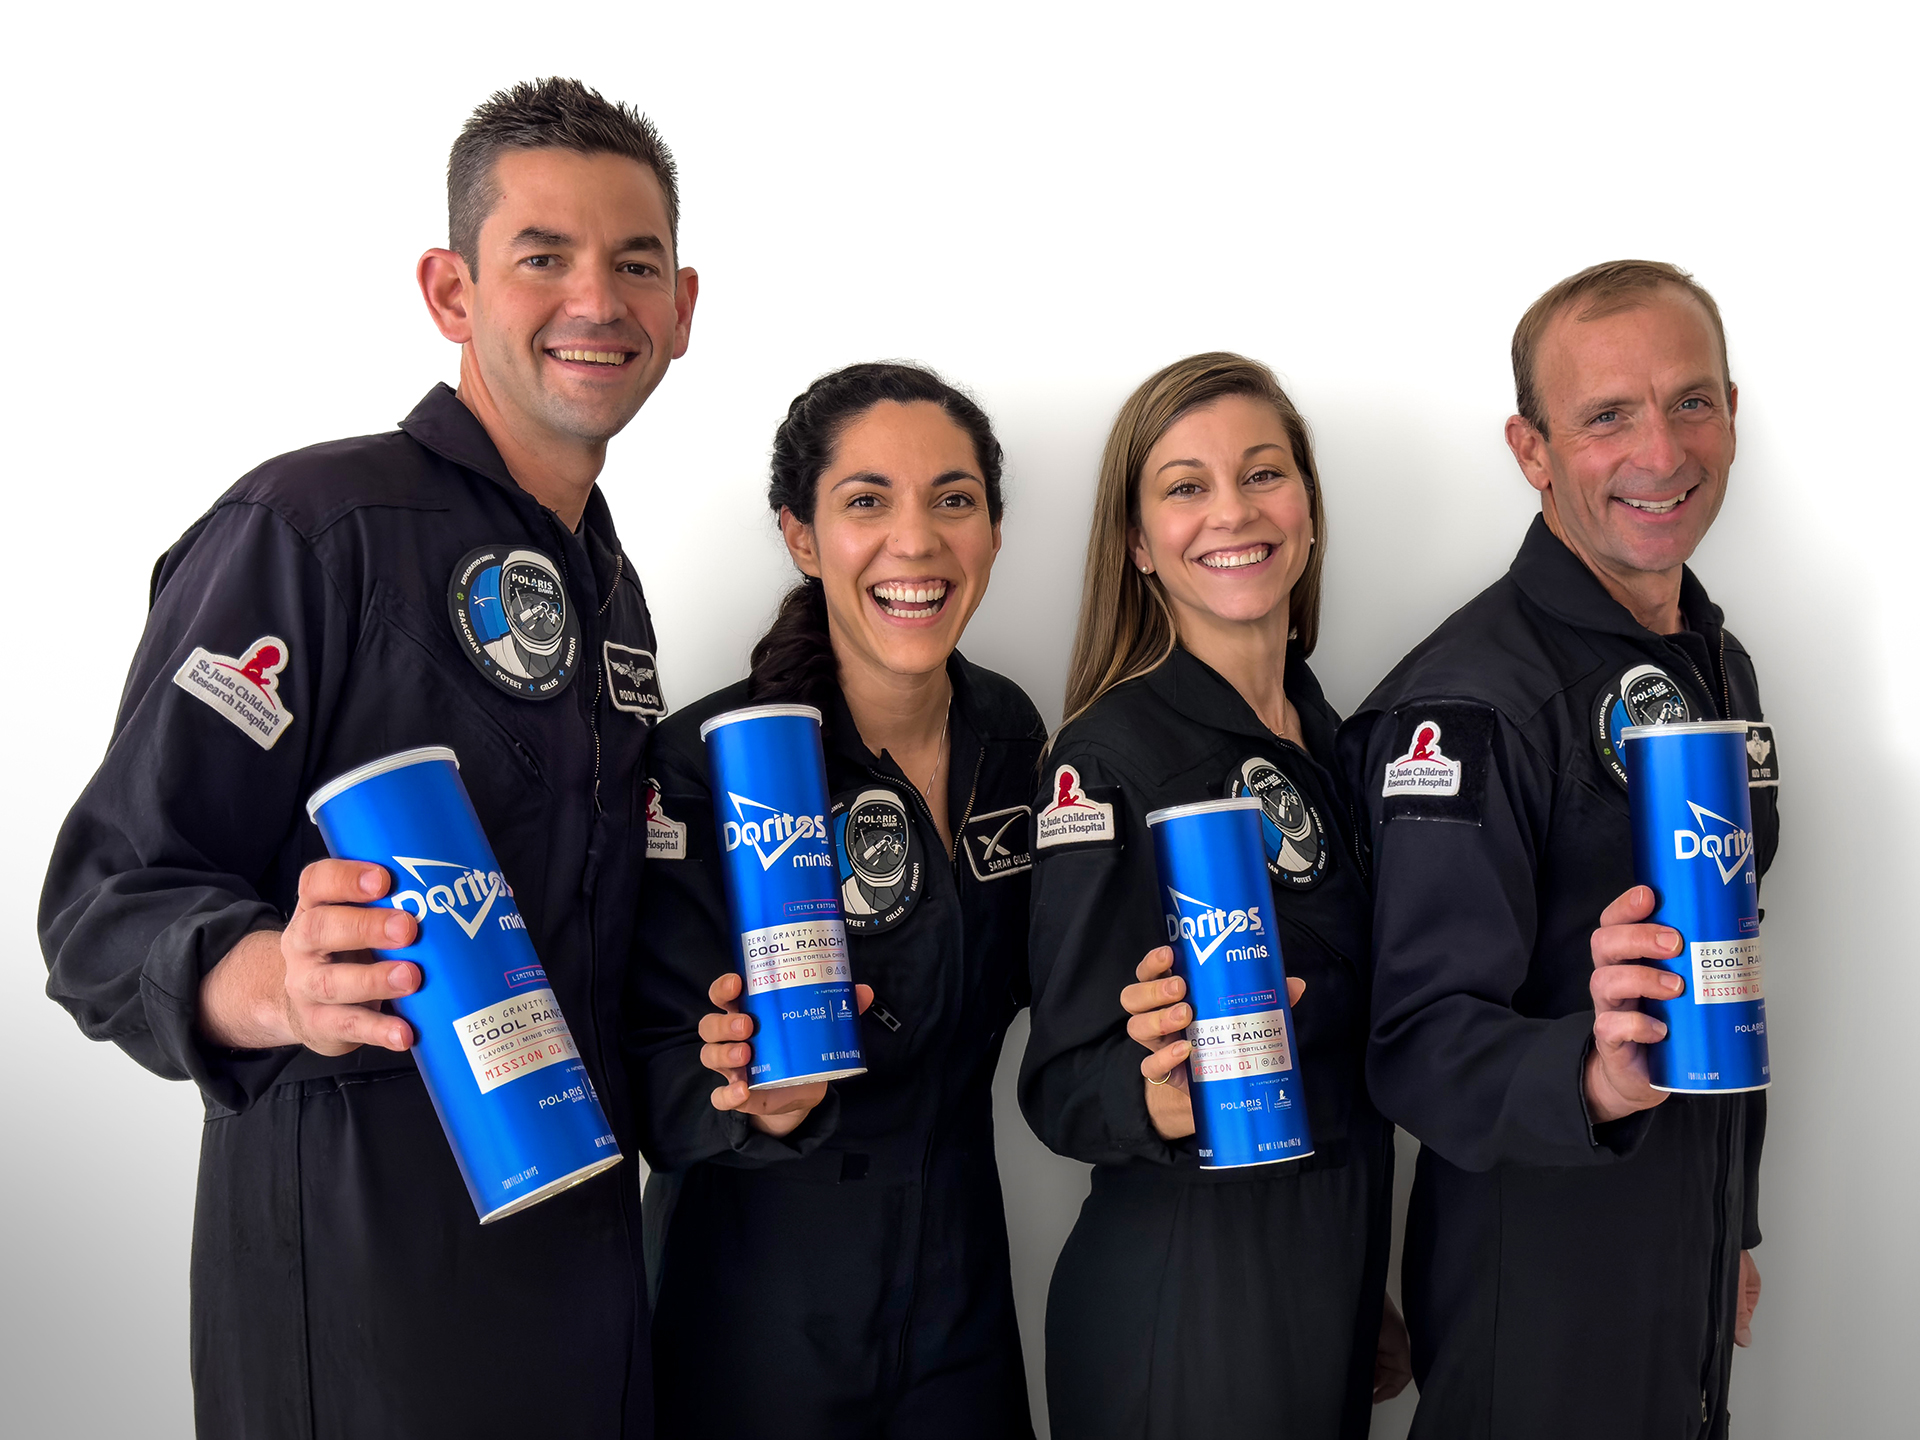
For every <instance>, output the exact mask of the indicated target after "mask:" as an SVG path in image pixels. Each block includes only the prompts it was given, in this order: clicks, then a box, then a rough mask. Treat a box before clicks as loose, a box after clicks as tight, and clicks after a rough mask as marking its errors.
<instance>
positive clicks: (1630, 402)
mask: <svg viewBox="0 0 1920 1440" xmlns="http://www.w3.org/2000/svg"><path fill="white" fill-rule="evenodd" d="M1696 390H1712V391H1718V392H1719V394H1721V395H1722V396H1724V395H1725V394H1726V393H1727V389H1726V386H1724V385H1723V384H1721V383H1720V381H1719V380H1718V379H1717V378H1716V377H1714V376H1712V375H1701V376H1698V377H1696V378H1695V379H1692V380H1689V381H1688V382H1687V383H1686V384H1684V385H1682V386H1680V387H1678V388H1677V389H1676V390H1675V391H1674V392H1673V393H1674V394H1675V395H1691V394H1692V393H1693V392H1694V391H1696ZM1638 398H1639V397H1637V396H1632V395H1622V396H1619V397H1618V398H1615V399H1600V400H1585V401H1582V402H1581V403H1580V404H1579V405H1578V406H1576V407H1575V410H1576V413H1578V414H1581V415H1598V414H1599V413H1600V412H1601V411H1603V410H1630V409H1632V408H1633V406H1634V404H1635V403H1636V402H1637V400H1638Z"/></svg>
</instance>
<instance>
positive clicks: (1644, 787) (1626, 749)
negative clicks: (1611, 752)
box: [1621, 720, 1772, 1095]
mask: <svg viewBox="0 0 1920 1440" xmlns="http://www.w3.org/2000/svg"><path fill="white" fill-rule="evenodd" d="M1746 743H1747V723H1746V721H1744V720H1709V721H1703V722H1698V723H1694V724H1678V725H1633V726H1629V727H1628V728H1627V729H1626V730H1625V731H1623V732H1622V734H1621V745H1622V758H1623V759H1624V761H1625V762H1626V769H1627V775H1628V786H1627V794H1628V798H1629V803H1630V805H1631V807H1632V812H1633V878H1634V879H1635V880H1636V881H1637V882H1638V883H1640V884H1642V885H1646V886H1650V887H1651V888H1652V890H1653V893H1654V896H1655V897H1656V899H1657V900H1658V902H1659V903H1658V908H1657V909H1655V911H1654V912H1653V916H1652V923H1654V924H1658V925H1670V926H1672V927H1673V928H1674V929H1675V930H1678V931H1679V932H1680V944H1681V949H1680V953H1679V955H1677V956H1675V957H1674V958H1673V959H1672V960H1648V961H1646V962H1644V963H1646V964H1648V965H1653V966H1657V967H1659V968H1660V969H1663V970H1668V971H1671V972H1672V973H1674V974H1676V975H1678V976H1679V977H1680V978H1681V979H1682V980H1683V981H1685V982H1686V989H1684V990H1683V991H1681V993H1680V994H1679V995H1678V996H1677V997H1676V998H1674V999H1672V1000H1642V1001H1641V1002H1640V1004H1641V1008H1642V1009H1644V1010H1645V1011H1646V1012H1647V1013H1648V1014H1650V1015H1654V1016H1657V1017H1659V1018H1660V1019H1661V1020H1663V1021H1665V1022H1666V1025H1667V1038H1666V1039H1664V1040H1662V1041H1661V1042H1660V1043H1659V1044H1657V1045H1650V1046H1648V1047H1647V1075H1648V1079H1649V1080H1650V1081H1651V1083H1652V1085H1653V1087H1654V1088H1655V1089H1656V1090H1678V1091H1683V1092H1687V1093H1692V1094H1708V1095H1723V1094H1727V1093H1730V1092H1732V1091H1737V1090H1762V1089H1765V1088H1766V1086H1767V1085H1768V1083H1769V1082H1770V1081H1771V1079H1772V1074H1771V1072H1770V1070H1769V1068H1768V1063H1767V1002H1766V1000H1765V998H1764V997H1763V995H1762V993H1761V986H1760V877H1759V871H1758V868H1757V866H1756V864H1755V862H1754V858H1753V811H1752V806H1751V804H1750V803H1749V798H1748V794H1747V752H1746Z"/></svg>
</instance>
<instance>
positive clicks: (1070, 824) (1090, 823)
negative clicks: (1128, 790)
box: [1033, 765, 1120, 850]
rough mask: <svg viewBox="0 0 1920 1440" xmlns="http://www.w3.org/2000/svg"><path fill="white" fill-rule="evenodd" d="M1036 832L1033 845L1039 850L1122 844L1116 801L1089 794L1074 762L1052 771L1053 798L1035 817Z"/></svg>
mask: <svg viewBox="0 0 1920 1440" xmlns="http://www.w3.org/2000/svg"><path fill="white" fill-rule="evenodd" d="M1034 832H1035V833H1034V841H1033V843H1034V847H1035V848H1036V849H1039V850H1050V849H1052V848H1054V847H1055V846H1059V845H1117V844H1119V843H1120V827H1119V825H1118V824H1117V823H1116V822H1115V820H1114V815H1113V802H1112V801H1111V800H1101V799H1099V798H1098V797H1097V796H1094V795H1089V794H1088V793H1087V791H1086V788H1085V787H1084V786H1083V785H1081V783H1080V772H1079V771H1078V770H1076V769H1074V768H1073V766H1071V765H1062V766H1061V767H1060V768H1059V769H1058V770H1055V771H1054V772H1053V799H1052V801H1051V802H1049V803H1048V804H1047V805H1046V806H1044V807H1043V808H1042V809H1041V811H1040V813H1039V814H1038V815H1036V816H1035V817H1034Z"/></svg>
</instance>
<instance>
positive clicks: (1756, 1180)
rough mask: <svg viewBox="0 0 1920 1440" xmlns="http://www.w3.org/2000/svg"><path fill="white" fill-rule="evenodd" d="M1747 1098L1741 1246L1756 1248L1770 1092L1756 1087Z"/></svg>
mask: <svg viewBox="0 0 1920 1440" xmlns="http://www.w3.org/2000/svg"><path fill="white" fill-rule="evenodd" d="M1746 1100H1747V1115H1746V1122H1747V1145H1746V1151H1745V1160H1746V1167H1745V1168H1746V1185H1745V1187H1744V1188H1743V1189H1742V1190H1741V1192H1740V1195H1741V1202H1740V1203H1741V1211H1740V1248H1741V1249H1742V1250H1752V1249H1755V1248H1756V1247H1757V1246H1758V1245H1759V1244H1760V1152H1761V1150H1763V1149H1764V1148H1765V1147H1766V1142H1767V1092H1766V1091H1764V1090H1755V1091H1753V1092H1752V1093H1751V1094H1749V1095H1748V1096H1747V1097H1746Z"/></svg>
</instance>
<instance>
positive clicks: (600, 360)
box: [553, 350, 627, 365]
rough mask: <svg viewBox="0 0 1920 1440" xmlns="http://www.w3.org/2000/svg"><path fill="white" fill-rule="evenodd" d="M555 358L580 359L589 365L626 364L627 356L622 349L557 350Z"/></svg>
mask: <svg viewBox="0 0 1920 1440" xmlns="http://www.w3.org/2000/svg"><path fill="white" fill-rule="evenodd" d="M553 354H554V358H555V359H558V360H579V361H584V362H585V363H586V364H588V365H624V364H626V363H627V356H626V353H625V352H624V351H621V350H556V351H554V352H553Z"/></svg>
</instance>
